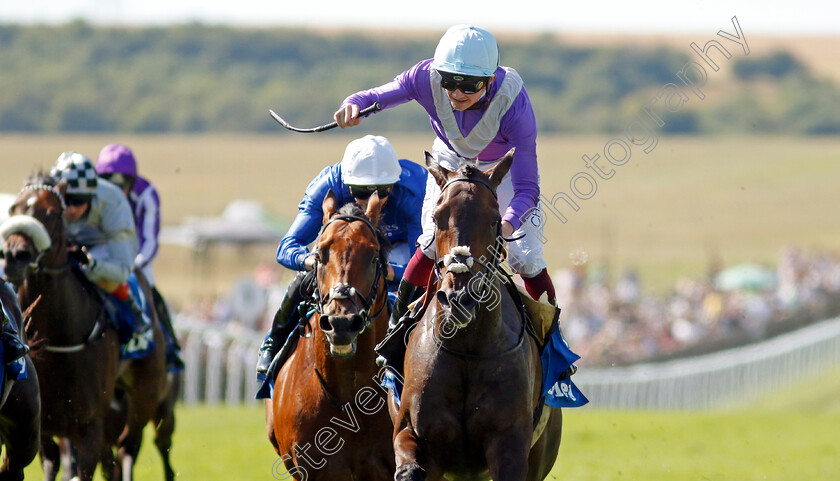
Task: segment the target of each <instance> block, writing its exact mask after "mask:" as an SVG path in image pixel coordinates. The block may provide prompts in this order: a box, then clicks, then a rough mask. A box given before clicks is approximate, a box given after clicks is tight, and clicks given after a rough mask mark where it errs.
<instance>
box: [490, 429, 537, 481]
mask: <svg viewBox="0 0 840 481" xmlns="http://www.w3.org/2000/svg"><path fill="white" fill-rule="evenodd" d="M529 433H530V432H529ZM529 433H523V434H507V435H502V436H490V437H489V439H487V441H486V442H485V448H484V455H485V457H486V459H487V467H488V468H489V470H490V477H491V478H493V481H525V478H526V477H527V475H528V451H529V449H530V447H531V438H530V437H528V436H527V434H529Z"/></svg>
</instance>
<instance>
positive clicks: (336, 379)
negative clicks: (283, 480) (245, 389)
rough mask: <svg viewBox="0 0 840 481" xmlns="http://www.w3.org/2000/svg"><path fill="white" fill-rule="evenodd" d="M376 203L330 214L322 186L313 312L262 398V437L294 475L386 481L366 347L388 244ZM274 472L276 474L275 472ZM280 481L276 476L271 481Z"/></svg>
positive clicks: (384, 319) (331, 204)
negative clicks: (265, 436) (264, 426)
mask: <svg viewBox="0 0 840 481" xmlns="http://www.w3.org/2000/svg"><path fill="white" fill-rule="evenodd" d="M382 204H383V202H380V200H379V197H378V195H377V194H374V195H373V196H371V197H370V200H369V202H368V206H367V211H366V212H362V210H361V208H360V207H359V206H358V205H357V204H352V203H351V204H346V205H345V206H343V207H342V208H341V209H340V210H339V211H338V212H336V199H335V195H334V194H333V192H332V191H330V192H329V193H328V194H327V196H326V198H325V199H324V201H323V212H324V225H323V227H322V230H321V233H320V235H319V236H318V239H317V240H316V244H315V247H314V250H313V252H314V253H316V254H317V257H318V261H317V263H316V267H315V274H316V275H315V279H316V282H317V288H316V289H315V295H314V296H313V297H314V298H313V299H312V302H313V305H314V308H315V311H316V312H315V313H314V314H313V315H312V316H311V317H309V319H306V315H305V314H304V315H303V316H302V317H303V319H302V321H301V322H302V324H301V325H302V326H304V327H306V328H307V330H308V332H310V333H311V335H309V336H303V337H302V338H301V339H300V341H299V343H298V346H297V348H296V349H295V351H294V353H293V354H292V355H291V357H290V358H289V359H288V361H287V362H286V363H285V365H284V366H283V367H282V369H281V370H280V372H279V373H278V375H277V377H276V380H275V384H274V390H273V394H272V399H267V400H266V423H267V429H268V437H269V440H270V441H271V443H272V445H273V446H274V449H275V450H276V451H277V454H278V455H279V456H280V459H281V460H282V462H283V463H284V464H285V468H286V469H287V470H288V473H289V474H291V475H292V476H294V477H295V478H296V479H299V480H301V479H308V480H329V481H334V480H337V479H345V480H365V481H388V480H390V479H391V478H392V476H393V472H394V452H393V448H392V445H391V432H392V430H393V427H392V425H391V420H390V419H389V417H388V411H387V407H386V404H387V402H386V395H385V393H384V391H382V390H381V389H380V388H379V386H378V382H377V381H376V378H377V367H376V364H375V353H374V351H373V347H374V346H375V345H376V343H377V342H378V341H380V340H381V339H382V338H383V337H384V334H385V330H386V329H387V324H388V316H389V308H388V298H387V288H386V284H385V272H386V271H385V267H386V260H387V259H386V256H387V249H388V248H389V245H388V241H387V239H386V238H385V237H384V235H383V234H382V233H381V232H379V230H378V229H376V228H375V227H374V225H376V224H377V223H378V217H379V213H380V210H381V207H382ZM275 476H277V474H275ZM278 479H280V478H278Z"/></svg>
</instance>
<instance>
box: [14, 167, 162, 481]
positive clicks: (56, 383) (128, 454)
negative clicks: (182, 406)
mask: <svg viewBox="0 0 840 481" xmlns="http://www.w3.org/2000/svg"><path fill="white" fill-rule="evenodd" d="M63 188H64V184H63V183H61V184H58V185H55V181H54V180H53V179H52V178H51V177H49V176H48V175H45V174H43V173H40V174H37V175H35V176H34V177H33V178H31V179H29V181H28V182H27V183H25V185H24V188H23V189H22V190H21V192H20V194H19V195H18V197H17V199H16V200H15V202H14V203H13V204H12V207H11V208H10V210H9V214H10V216H11V218H10V220H14V222H16V223H18V224H20V228H19V229H18V230H16V231H13V232H11V233H9V235H8V236H7V237H6V240H5V242H4V246H3V251H4V256H5V258H6V275H7V276H8V278H9V279H10V280H11V281H12V283H13V284H15V286H16V287H17V290H18V299H19V300H20V304H21V306H22V307H24V308H27V307H29V306H30V305H32V304H33V302H34V301H35V300H36V299H38V302H37V304H34V305H33V306H32V309H31V312H30V316H31V320H30V322H29V323H28V325H27V329H26V332H27V335H28V336H29V338H30V339H31V340H33V341H34V342H36V343H42V346H41V349H39V350H38V352H37V353H36V354H35V355H34V356H33V361H34V364H35V368H36V370H37V371H38V373H39V374H40V376H39V378H38V379H39V386H40V391H41V402H42V409H41V457H42V461H43V467H44V474H45V479H47V480H53V479H55V476H56V475H57V471H58V467H59V448H58V445H57V444H56V443H55V438H67V439H68V440H69V441H70V443H71V444H72V445H73V446H74V450H73V451H74V455H75V465H76V466H77V471H78V473H77V474H78V476H79V478H80V479H81V480H82V481H85V480H90V479H92V477H93V472H94V470H95V468H96V465H97V462H98V461H99V460H100V459H101V458H102V454H103V452H105V451H106V450H107V449H109V447H108V446H109V443H108V442H106V440H105V438H104V434H105V430H104V428H105V420H106V417H107V416H108V415H109V409H110V408H109V405H110V403H111V401H112V399H113V398H114V393H115V389H116V388H117V386H119V388H120V389H122V390H123V391H124V392H125V393H126V395H127V396H126V397H127V399H128V401H127V402H128V414H127V418H126V419H127V423H126V425H125V426H124V427H123V428H122V429H120V430H119V431H121V435H120V437H119V457H120V465H119V467H121V468H123V469H122V473H123V479H125V480H128V479H131V469H132V468H133V464H134V460H135V459H136V456H137V453H138V451H139V449H140V444H141V441H142V430H143V427H144V426H145V425H146V424H147V423H148V422H149V420H150V419H152V417H153V415H154V413H155V411H156V409H157V407H158V405H159V403H160V402H161V401H162V400H163V399H164V396H165V393H166V381H167V379H166V360H165V352H164V351H165V346H164V338H163V332H162V331H161V329H160V326H159V325H158V324H157V323H156V322H154V310H153V309H152V317H153V329H154V340H155V343H156V346H158V347H156V348H155V349H154V351H152V353H150V354H149V355H147V356H145V357H143V358H141V359H136V360H132V361H127V362H122V363H120V345H119V340H118V334H117V331H116V330H115V329H114V328H113V327H112V325H111V323H110V322H109V320H108V319H107V316H106V314H105V310H104V308H103V305H102V302H101V300H100V298H99V295H98V294H96V293H95V292H94V291H93V289H94V287H93V285H92V284H91V283H90V282H89V281H87V279H85V278H84V276H83V274H81V273H80V272H79V271H78V270H77V269H75V268H73V264H72V262H71V260H70V255H69V250H68V244H67V234H66V230H65V227H64V220H63V211H64V207H65V205H64V192H63ZM141 285H142V284H141ZM147 287H148V286H144V290H145V292H146V294H147V299H151V294H150V293H149V291H148V289H147ZM118 375H119V377H118ZM105 474H106V476H107V473H105Z"/></svg>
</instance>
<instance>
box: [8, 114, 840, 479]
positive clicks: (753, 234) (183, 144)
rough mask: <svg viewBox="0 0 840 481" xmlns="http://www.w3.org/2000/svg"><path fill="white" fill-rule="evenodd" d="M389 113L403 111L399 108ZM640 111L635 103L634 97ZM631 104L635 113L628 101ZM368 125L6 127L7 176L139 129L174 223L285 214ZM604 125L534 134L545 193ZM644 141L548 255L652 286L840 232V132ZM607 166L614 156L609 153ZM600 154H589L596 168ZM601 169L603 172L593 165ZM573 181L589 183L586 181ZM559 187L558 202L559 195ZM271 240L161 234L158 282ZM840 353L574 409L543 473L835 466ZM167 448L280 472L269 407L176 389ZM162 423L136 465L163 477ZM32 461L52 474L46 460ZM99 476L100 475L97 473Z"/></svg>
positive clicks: (33, 474)
mask: <svg viewBox="0 0 840 481" xmlns="http://www.w3.org/2000/svg"><path fill="white" fill-rule="evenodd" d="M395 114H396V113H395ZM633 114H635V113H633ZM631 116H632V115H631ZM367 133H370V132H368V131H366V130H364V129H356V130H355V131H353V132H341V133H339V132H336V133H334V134H335V135H333V134H327V135H322V136H320V137H317V139H316V138H314V137H309V136H293V135H288V134H280V133H278V135H277V136H230V135H202V136H129V135H126V136H122V135H120V136H115V135H97V136H88V135H73V136H70V135H55V136H24V135H0V158H2V165H3V168H4V175H3V176H2V178H0V192H10V193H15V192H17V191H18V190H19V188H20V186H21V184H22V180H23V178H24V177H25V176H26V175H27V174H29V173H31V172H32V171H34V170H35V169H36V168H38V167H44V168H49V167H50V166H51V165H52V163H53V162H54V161H55V159H56V157H58V155H59V154H60V153H61V152H62V151H64V150H70V149H75V150H79V151H81V152H84V153H85V154H86V155H88V156H90V157H92V158H95V157H96V156H97V154H98V152H99V150H100V149H101V147H102V146H104V145H105V144H107V143H111V142H122V143H125V144H127V145H129V146H131V147H132V148H133V149H134V151H135V153H136V155H137V157H138V162H139V164H140V171H141V173H143V174H146V175H147V176H148V177H149V178H151V179H153V180H154V181H155V182H156V183H157V185H158V188H159V190H160V192H161V196H162V198H163V203H164V207H163V221H164V224H170V225H171V224H176V223H178V222H180V221H182V220H183V219H185V218H186V217H188V216H211V215H219V214H220V213H221V212H222V210H223V209H224V207H225V206H226V205H227V204H228V203H229V202H231V201H232V200H234V199H237V198H247V199H254V200H257V201H259V202H260V203H262V204H263V205H264V206H265V207H266V209H267V210H268V211H269V212H271V213H273V214H275V215H277V216H278V217H280V218H281V219H284V220H286V221H290V220H291V219H292V217H293V216H294V214H295V213H296V209H297V203H298V202H299V200H300V198H301V195H302V193H303V190H304V188H305V187H306V185H307V183H308V182H309V181H310V180H311V179H312V178H313V177H314V176H315V175H316V174H317V173H318V172H319V171H320V170H321V169H322V168H323V167H324V166H325V165H327V164H329V163H333V162H337V161H339V160H340V159H341V156H342V153H343V151H344V146H345V145H346V143H347V142H348V141H349V140H351V139H353V138H356V137H361V136H362V135H365V134H367ZM610 138H611V136H609V135H602V136H592V137H581V138H564V137H555V138H543V139H540V141H539V144H538V152H539V155H540V169H541V184H542V190H543V194H544V195H546V196H547V197H549V198H550V197H551V196H552V195H553V194H554V193H557V192H561V191H563V192H566V193H568V192H569V184H570V179H572V178H573V177H574V176H575V174H576V173H577V172H581V171H584V170H585V166H584V164H583V162H582V161H581V156H582V155H584V154H589V155H590V156H593V155H594V154H596V153H599V152H600V153H601V156H602V159H603V150H602V149H603V148H604V145H605V143H606V142H608V141H609V140H610ZM391 141H392V143H393V144H394V146H395V148H396V150H397V152H398V153H399V154H400V156H403V157H408V158H410V159H412V160H414V161H420V160H421V158H422V151H423V150H424V149H429V148H430V145H431V138H430V137H429V136H424V137H417V136H415V137H400V136H394V137H391ZM658 142H659V143H658V145H657V146H656V148H655V149H654V150H653V151H651V152H650V153H647V154H646V153H643V151H642V149H641V148H640V147H639V148H637V147H634V148H633V152H632V157H631V159H630V160H628V161H627V162H626V164H624V165H622V166H616V167H614V170H615V174H614V176H613V177H612V178H610V179H609V180H602V179H599V180H598V190H597V192H593V193H592V197H591V198H589V199H588V200H581V201H580V202H579V207H580V209H579V210H578V211H572V210H570V209H566V210H565V211H564V213H565V215H566V216H567V218H568V221H567V223H565V224H563V223H561V222H559V221H558V220H556V219H549V221H548V223H547V225H546V238H547V239H548V242H547V244H546V247H545V255H546V260H547V261H548V263H549V268H550V269H560V268H565V267H568V266H569V265H570V253H579V252H586V254H587V255H588V258H589V262H590V263H592V264H604V263H608V264H609V265H610V267H611V268H612V269H613V273H617V272H618V270H619V269H621V268H623V267H636V268H638V269H639V271H640V273H641V275H642V279H643V281H644V284H645V287H646V288H652V289H663V290H664V289H667V288H669V287H672V286H673V285H674V282H675V281H676V279H678V278H679V277H680V276H692V277H698V276H702V275H703V274H704V273H705V271H706V269H707V267H708V265H709V262H710V261H712V260H720V261H722V262H723V263H724V264H733V263H738V262H746V261H754V262H764V263H769V264H775V262H776V260H777V259H778V253H779V249H780V248H782V247H784V246H786V245H790V244H793V245H798V246H801V247H804V248H819V249H828V250H836V249H837V248H838V247H839V246H840V224H839V223H838V222H837V208H836V207H837V206H838V205H840V189H838V188H837V180H838V179H840V162H838V161H837V153H838V152H840V140H838V139H836V138H808V139H805V138H786V137H721V138H699V137H698V138H685V137H668V136H662V137H660V138H659V140H658ZM599 165H600V166H601V167H602V168H606V167H607V164H604V163H601V164H599ZM590 172H591V171H590ZM593 175H594V173H593ZM583 187H584V186H583V185H580V186H579V188H583ZM558 205H560V204H558ZM274 251H275V247H274V246H266V247H261V248H259V249H256V250H253V249H252V250H250V251H233V250H231V251H220V252H217V253H215V254H214V257H212V261H213V262H212V269H207V270H204V271H198V270H197V269H196V267H195V264H194V260H193V257H192V255H191V254H192V253H191V252H190V251H189V250H187V249H185V248H181V247H175V246H164V247H163V248H162V249H161V252H160V257H159V259H158V261H157V263H156V268H155V270H156V276H157V279H158V285H159V286H161V290H162V292H163V293H164V295H165V296H168V297H169V298H170V299H173V300H175V301H176V302H178V303H183V302H190V301H192V300H194V298H195V297H196V296H205V295H211V296H212V295H217V294H221V293H225V292H226V289H227V288H228V287H229V286H230V285H231V282H232V281H233V280H234V279H236V278H237V277H238V276H241V275H247V274H251V273H252V272H253V270H254V268H255V266H256V265H257V264H258V263H259V262H267V263H273V262H274V254H275V252H274ZM838 400H840V371H835V372H833V373H830V374H826V375H825V376H824V377H821V378H819V379H814V380H808V381H807V382H805V384H803V385H802V386H799V387H797V388H796V389H792V390H791V391H790V392H787V393H777V394H775V395H773V396H770V397H768V398H766V399H762V400H759V401H755V402H751V403H750V404H748V405H744V406H742V407H739V408H738V409H734V410H728V411H719V412H701V413H672V412H669V413H661V412H609V411H600V410H598V409H596V408H594V407H591V406H588V407H586V408H583V409H577V410H567V411H566V413H565V430H564V440H563V443H562V445H561V448H560V454H559V459H558V462H557V464H556V466H555V468H554V471H553V472H552V476H551V477H549V479H558V480H564V481H571V480H581V481H590V480H592V481H594V480H631V481H636V480H639V481H660V480H674V481H694V480H697V481H703V480H712V481H727V480H728V481H752V480H755V481H758V480H771V481H772V480H776V481H800V480H809V481H815V480H835V479H838V473H840V443H838V442H837V440H838V435H837V427H838V426H840V401H838ZM177 422H178V426H177V430H176V434H175V442H174V448H173V452H172V462H173V466H174V468H175V469H176V471H177V472H178V473H179V478H178V479H183V480H189V481H192V480H196V481H215V480H219V481H230V480H233V481H238V480H243V481H259V480H267V481H271V480H273V479H275V477H274V476H273V474H272V467H273V464H274V462H275V460H276V459H277V458H276V455H275V453H274V452H273V449H272V447H271V445H270V444H269V443H268V441H267V439H266V435H265V426H264V422H263V408H262V406H261V405H258V406H253V407H223V406H190V407H186V406H183V405H179V407H178V411H177ZM151 434H152V433H151V430H150V429H147V434H146V441H145V445H144V448H143V450H142V451H141V457H140V459H139V462H138V467H137V470H136V475H137V479H139V480H140V481H146V480H161V479H163V471H162V468H161V465H160V461H159V458H158V455H157V453H156V450H155V448H154V445H153V444H152V436H151ZM26 474H27V479H39V478H40V477H41V476H42V473H41V468H40V466H39V465H38V462H37V461H36V463H35V464H34V465H32V466H30V467H29V468H28V469H27V471H26ZM98 479H101V478H98Z"/></svg>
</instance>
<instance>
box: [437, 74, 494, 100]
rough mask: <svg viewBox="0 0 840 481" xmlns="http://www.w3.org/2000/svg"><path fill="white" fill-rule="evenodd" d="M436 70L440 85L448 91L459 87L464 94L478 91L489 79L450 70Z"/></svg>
mask: <svg viewBox="0 0 840 481" xmlns="http://www.w3.org/2000/svg"><path fill="white" fill-rule="evenodd" d="M438 72H439V73H440V86H441V87H443V88H445V89H446V90H449V91H452V90H455V89H460V90H461V92H464V93H465V94H474V93H476V92H480V91H481V89H483V88H484V87H486V86H487V82H488V80H489V78H487V77H470V76H467V75H460V74H457V73H451V72H441V71H438Z"/></svg>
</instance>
